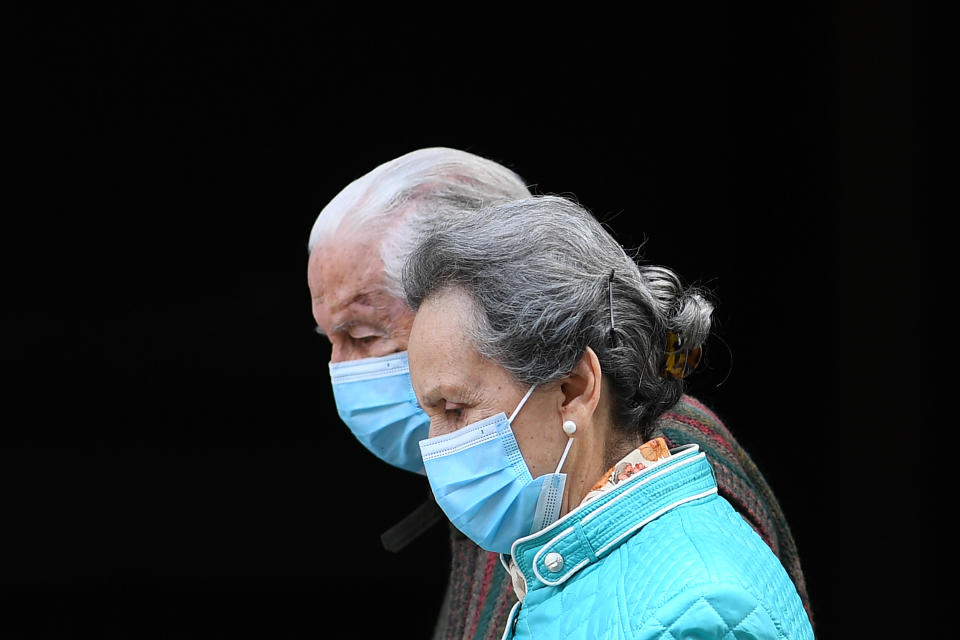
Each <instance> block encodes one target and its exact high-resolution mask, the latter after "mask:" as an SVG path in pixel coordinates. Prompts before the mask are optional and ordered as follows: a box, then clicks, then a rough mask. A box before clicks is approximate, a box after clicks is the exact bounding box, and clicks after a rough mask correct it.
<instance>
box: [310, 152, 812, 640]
mask: <svg viewBox="0 0 960 640" xmlns="http://www.w3.org/2000/svg"><path fill="white" fill-rule="evenodd" d="M529 195H530V193H529V191H528V189H527V187H526V185H525V184H524V182H523V180H522V179H521V178H520V177H519V176H518V175H516V174H515V173H514V172H513V171H511V170H509V169H507V168H506V167H504V166H502V165H500V164H497V163H495V162H492V161H490V160H488V159H485V158H481V157H479V156H476V155H474V154H470V153H466V152H464V151H459V150H455V149H447V148H428V149H420V150H417V151H413V152H411V153H408V154H405V155H403V156H400V157H399V158H396V159H394V160H391V161H389V162H386V163H384V164H381V165H380V166H378V167H376V168H375V169H373V170H372V171H370V172H369V173H367V174H366V175H364V176H361V177H360V178H358V179H357V180H355V181H353V182H352V183H350V184H349V185H347V187H345V188H344V189H343V190H342V191H341V192H340V193H339V194H337V196H336V197H334V198H333V200H331V201H330V203H329V204H327V206H326V207H324V209H323V210H322V211H321V212H320V215H319V216H318V217H317V220H316V222H315V223H314V226H313V229H312V230H311V233H310V239H309V243H308V247H309V250H310V257H309V261H308V267H307V280H308V285H309V289H310V295H311V298H312V309H313V316H314V319H315V320H316V323H317V330H318V331H319V332H321V333H323V334H324V335H326V336H327V338H328V339H329V340H330V344H331V346H332V351H331V358H330V374H331V382H332V384H333V391H334V398H335V400H336V403H337V411H338V413H339V415H340V417H341V419H342V420H343V421H344V422H345V423H346V425H347V426H348V427H349V428H350V430H351V431H352V432H353V434H354V435H355V436H356V437H357V438H358V440H360V442H362V443H363V444H364V445H365V446H366V447H367V448H368V449H369V450H370V451H371V452H372V453H374V454H375V455H376V456H377V457H379V458H380V459H381V460H383V461H385V462H387V463H389V464H392V465H394V466H396V467H399V468H401V469H406V470H408V471H411V472H414V473H418V472H420V473H422V471H423V462H422V460H421V459H420V450H419V446H418V443H419V441H420V440H423V439H426V438H427V432H428V428H429V420H428V419H427V417H426V415H425V414H424V413H423V411H422V410H421V409H420V407H419V406H417V404H416V400H415V398H414V395H413V391H412V388H411V386H410V378H409V373H408V369H407V361H406V348H407V341H408V338H409V335H410V329H411V326H412V324H413V317H414V314H413V312H412V311H411V310H410V309H409V308H408V307H407V306H406V303H405V302H404V300H403V292H402V288H401V275H402V270H403V265H404V262H405V260H406V258H407V256H408V255H409V254H410V252H411V251H412V249H413V247H414V246H416V244H417V243H418V241H419V240H420V239H421V238H422V237H424V235H425V234H429V233H431V232H432V231H434V229H433V226H432V221H434V220H435V219H437V218H438V217H442V216H438V215H437V214H439V213H441V212H444V213H446V212H456V211H463V210H468V209H477V208H480V207H482V206H485V205H489V204H495V203H498V202H504V201H509V200H516V199H520V198H524V197H526V196H529ZM657 433H658V434H660V435H662V436H663V437H664V438H665V440H666V441H667V442H668V443H669V444H670V445H671V446H678V445H681V444H687V443H696V444H699V445H700V448H701V450H703V451H705V452H706V453H707V456H708V457H709V459H710V461H711V463H712V464H713V467H714V469H715V473H716V477H717V482H718V485H719V491H720V494H721V495H723V496H724V497H725V498H727V500H729V501H730V503H731V504H732V505H733V506H734V507H735V508H736V509H737V510H738V511H739V513H740V514H741V515H742V516H743V518H744V519H745V520H746V521H747V522H748V523H749V524H750V525H751V526H752V527H753V528H754V529H755V530H756V531H757V532H758V533H759V534H760V536H761V537H762V538H763V539H764V540H765V541H766V542H767V544H768V545H770V547H771V548H772V549H773V551H774V553H776V555H777V556H778V557H779V558H780V560H781V562H782V563H783V565H784V566H785V567H786V569H787V571H788V573H789V575H790V577H791V578H792V579H793V581H794V583H795V585H796V587H797V591H798V592H799V594H800V596H801V599H802V600H803V604H804V606H805V608H806V609H807V614H808V616H809V617H810V619H811V620H812V619H813V615H812V611H811V609H810V604H809V600H808V598H807V593H806V586H805V583H804V578H803V573H802V571H801V568H800V564H799V560H798V558H797V553H796V548H795V546H794V542H793V538H792V536H791V534H790V529H789V526H788V525H787V522H786V520H785V519H784V517H783V514H782V511H781V509H780V506H779V504H778V503H777V500H776V497H775V496H774V495H773V493H772V491H771V490H770V488H769V487H768V485H767V483H766V481H765V480H764V478H763V475H762V474H761V473H760V472H759V470H758V469H757V468H756V466H755V465H754V464H753V462H752V461H751V459H750V457H749V456H748V455H747V453H746V452H745V451H744V450H743V449H742V448H741V447H740V446H739V445H738V444H737V442H736V440H735V439H734V438H733V436H732V435H731V434H730V432H729V431H728V430H727V428H726V427H725V426H724V425H723V423H722V422H721V421H720V420H719V419H718V418H717V416H716V415H714V414H713V413H712V412H711V411H710V410H709V409H708V408H707V407H705V406H703V405H702V404H701V403H699V402H698V401H697V400H695V399H694V398H691V397H689V396H684V397H683V398H682V399H681V401H680V402H678V403H677V405H676V406H674V407H673V408H672V409H671V410H669V411H668V412H666V413H665V414H664V415H663V416H662V417H661V418H660V419H659V420H658V422H657ZM424 482H425V484H426V480H425V481H424ZM438 513H439V512H438V511H437V510H436V508H435V507H432V506H431V505H429V504H428V505H425V506H424V507H421V508H420V509H418V511H417V512H416V513H414V514H411V517H409V518H408V519H406V521H405V522H402V523H401V524H400V525H398V527H396V528H395V530H392V531H391V532H388V533H387V534H385V537H384V544H385V546H387V547H388V548H391V549H394V550H398V549H399V548H402V546H403V545H404V543H405V542H406V541H408V540H409V539H410V538H411V537H412V536H416V535H417V534H418V532H419V531H422V530H423V528H425V527H426V526H429V525H430V524H431V523H433V522H435V521H436V520H435V518H436V515H437V514H438ZM450 530H451V544H452V567H451V572H450V577H449V582H448V585H447V591H446V594H445V597H444V604H443V609H442V611H441V615H440V619H439V620H438V622H437V625H436V629H435V633H434V638H436V639H441V638H442V639H445V640H446V639H450V640H453V639H457V640H459V639H461V638H500V637H501V635H502V633H503V629H504V625H505V623H506V618H507V614H508V612H509V611H510V608H511V607H512V605H513V603H514V602H516V595H515V594H514V593H513V591H512V588H511V581H510V578H509V576H508V575H507V573H506V571H505V570H504V568H503V566H502V565H501V563H500V562H499V559H498V557H497V554H495V553H488V552H486V551H484V550H482V549H481V548H480V547H478V546H476V545H475V544H473V543H472V542H471V541H470V540H469V539H467V538H466V537H465V536H463V535H462V534H461V533H460V532H459V531H457V530H456V529H454V528H453V527H451V528H450Z"/></svg>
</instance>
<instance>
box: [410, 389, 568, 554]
mask: <svg viewBox="0 0 960 640" xmlns="http://www.w3.org/2000/svg"><path fill="white" fill-rule="evenodd" d="M533 389H534V387H530V390H529V391H527V394H526V395H525V396H524V397H523V400H521V401H520V404H519V406H517V408H516V410H515V411H514V412H513V415H511V416H510V418H507V416H506V414H504V413H500V414H497V415H495V416H491V417H490V418H487V419H486V420H481V421H480V422H475V423H473V424H471V425H468V426H466V427H463V428H462V429H458V430H457V431H454V432H453V433H448V434H446V435H442V436H438V437H436V438H429V439H427V440H424V441H422V442H421V443H420V451H421V453H422V454H423V463H424V466H425V468H426V471H427V478H428V479H429V480H430V487H431V489H432V490H433V495H434V497H435V498H436V500H437V504H438V505H440V508H441V509H443V512H444V513H445V514H446V515H447V518H449V519H450V522H452V523H453V525H454V526H455V527H457V528H458V529H459V530H460V531H462V532H463V533H464V535H466V536H467V537H468V538H470V539H471V540H473V541H474V542H475V543H477V545H479V546H480V547H481V548H483V549H486V550H487V551H496V552H499V553H510V547H511V546H512V545H513V543H514V541H516V540H517V539H519V538H522V537H524V536H527V535H530V534H531V533H535V532H537V531H539V530H541V529H543V528H544V527H546V526H547V525H549V524H551V523H553V522H555V521H556V520H557V518H558V517H559V515H560V501H561V498H562V497H563V488H564V485H565V484H566V480H567V476H566V474H564V473H560V469H561V468H562V467H563V461H564V460H565V459H566V456H567V452H569V450H570V444H571V443H572V442H573V439H572V438H571V439H570V440H569V441H568V443H567V448H566V449H565V450H564V452H563V456H562V457H561V459H560V464H559V465H557V470H556V472H554V473H549V474H546V475H543V476H540V477H539V478H536V479H534V478H533V477H532V476H531V475H530V470H529V469H528V468H527V463H526V462H525V461H524V459H523V455H522V454H521V453H520V447H519V445H518V444H517V440H516V438H514V435H513V430H512V429H511V427H510V424H511V423H512V422H513V419H514V418H515V417H516V415H517V413H519V412H520V409H521V408H522V407H523V405H524V403H525V402H526V401H527V398H529V397H530V394H531V393H532V392H533Z"/></svg>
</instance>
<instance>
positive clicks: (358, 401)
mask: <svg viewBox="0 0 960 640" xmlns="http://www.w3.org/2000/svg"><path fill="white" fill-rule="evenodd" d="M330 381H331V382H332V383H333V397H334V400H335V401H336V404H337V413H338V414H339V415H340V419H341V420H343V422H344V423H345V424H346V425H347V426H348V427H349V428H350V431H351V432H353V435H354V436H356V438H357V440H359V441H360V442H361V443H363V445H364V446H365V447H366V448H367V449H369V450H370V451H371V452H372V453H373V454H374V455H376V456H377V457H378V458H380V459H381V460H383V461H384V462H387V463H389V464H391V465H393V466H395V467H399V468H401V469H406V470H407V471H413V472H416V473H423V460H422V458H421V457H420V447H419V445H418V443H419V441H420V440H423V439H424V438H426V437H427V433H428V432H429V430H430V419H429V418H428V417H427V414H425V413H424V412H423V410H422V409H421V408H420V405H419V404H417V398H416V395H415V394H414V392H413V387H412V386H411V384H410V366H409V364H408V363H407V352H406V351H401V352H399V353H394V354H391V355H389V356H382V357H379V358H363V359H361V360H351V361H349V362H331V363H330Z"/></svg>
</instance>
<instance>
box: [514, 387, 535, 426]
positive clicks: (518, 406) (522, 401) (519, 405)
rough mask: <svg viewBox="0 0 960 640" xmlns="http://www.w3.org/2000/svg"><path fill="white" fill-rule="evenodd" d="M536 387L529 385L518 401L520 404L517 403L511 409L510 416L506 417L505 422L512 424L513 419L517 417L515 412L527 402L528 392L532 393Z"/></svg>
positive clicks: (518, 411)
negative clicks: (521, 398)
mask: <svg viewBox="0 0 960 640" xmlns="http://www.w3.org/2000/svg"><path fill="white" fill-rule="evenodd" d="M536 388H537V385H535V384H534V385H530V388H529V389H527V394H526V395H525V396H523V400H521V401H520V404H518V405H517V408H516V409H514V410H513V413H511V414H510V417H509V418H508V419H507V424H513V419H514V418H516V417H517V414H518V413H520V409H522V408H523V405H525V404H526V403H527V399H528V398H529V397H530V394H531V393H533V390H534V389H536Z"/></svg>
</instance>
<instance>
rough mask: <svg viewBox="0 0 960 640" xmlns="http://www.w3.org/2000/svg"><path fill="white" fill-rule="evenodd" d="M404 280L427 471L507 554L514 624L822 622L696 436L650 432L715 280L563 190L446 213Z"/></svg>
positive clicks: (706, 317)
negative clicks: (647, 258) (671, 263)
mask: <svg viewBox="0 0 960 640" xmlns="http://www.w3.org/2000/svg"><path fill="white" fill-rule="evenodd" d="M403 285H404V291H405V295H406V297H407V302H408V303H409V304H410V306H411V308H413V309H415V310H416V311H417V314H416V317H415V319H414V322H413V326H412V329H411V333H410V340H409V344H408V351H409V363H410V375H411V380H412V383H413V387H414V390H415V392H416V395H417V399H418V400H419V403H420V405H421V406H422V407H423V409H424V410H425V411H426V412H427V414H428V415H429V417H430V431H429V436H430V437H429V438H428V439H426V440H423V441H422V442H421V443H420V448H421V452H422V454H423V461H424V465H425V469H426V474H427V477H428V479H429V481H430V486H431V488H432V490H433V493H434V496H435V497H436V499H437V503H438V504H439V505H440V506H441V508H442V509H443V511H444V512H445V513H446V515H447V517H448V518H449V519H450V521H451V522H452V523H453V524H454V525H455V526H456V527H457V528H459V529H460V530H461V531H462V532H463V533H464V534H465V535H467V536H468V537H469V538H471V539H472V540H473V541H474V542H476V543H477V544H478V545H480V546H481V547H483V548H484V549H487V550H489V551H495V552H499V553H501V554H503V555H502V556H501V560H502V562H503V563H504V565H505V566H506V567H507V570H508V571H509V573H510V575H511V577H512V579H513V585H514V589H515V591H516V594H517V596H518V598H519V602H518V603H517V605H515V606H514V608H513V610H512V611H511V613H510V617H509V620H508V623H507V628H506V632H505V637H507V638H591V639H593V638H661V637H664V638H680V637H697V638H724V637H732V636H734V635H735V636H736V637H738V638H812V637H813V633H812V629H811V627H810V623H809V621H808V619H807V617H806V614H805V612H804V609H803V606H802V604H801V601H800V598H799V596H798V595H797V591H796V588H795V587H794V585H793V583H792V582H791V581H790V579H789V577H788V575H787V573H786V572H785V570H784V568H783V566H782V565H781V564H780V562H779V561H778V560H777V558H776V556H775V555H774V554H773V553H772V552H771V550H770V548H769V547H768V546H767V545H766V544H765V543H764V542H763V541H762V540H761V538H760V537H759V536H758V535H757V534H756V532H755V531H754V530H753V529H752V528H751V527H750V526H749V525H748V524H747V523H746V522H745V521H744V520H743V518H742V517H741V516H740V515H739V514H738V513H737V512H736V511H734V510H733V508H732V507H731V506H730V504H729V503H728V502H727V501H726V500H725V499H724V498H722V497H721V496H719V495H718V494H717V484H716V481H715V478H714V475H713V471H712V469H711V466H710V463H709V462H707V460H706V459H705V457H704V454H703V453H702V452H700V451H699V450H698V448H697V445H688V446H683V447H679V448H674V449H668V448H667V446H666V443H665V441H664V440H663V439H662V438H657V437H653V436H654V432H653V430H654V423H655V421H656V420H657V418H658V417H659V416H661V414H663V413H664V412H665V411H666V410H668V409H669V408H670V407H672V406H674V405H675V404H676V403H677V401H678V400H679V399H680V397H681V395H682V393H683V388H684V378H685V377H686V375H687V374H688V373H689V371H690V370H691V369H692V368H693V367H694V366H696V360H697V358H698V357H699V353H700V349H701V345H702V344H703V342H704V340H705V339H706V337H707V335H708V333H709V329H710V316H711V313H712V306H711V304H710V303H709V302H708V300H707V299H706V298H705V297H704V296H703V295H702V294H700V293H699V292H697V291H693V290H684V288H683V287H682V285H681V283H680V281H679V279H678V278H677V276H676V275H674V274H673V273H672V272H671V271H669V270H668V269H665V268H662V267H654V266H644V267H638V266H637V265H636V263H635V262H634V261H633V260H632V259H631V258H630V257H629V256H628V255H627V254H626V253H625V252H624V251H623V249H622V248H621V247H620V246H619V245H618V244H617V243H616V242H615V241H614V240H613V238H611V237H610V235H609V234H608V233H607V232H606V231H605V230H604V229H603V227H602V226H601V225H600V224H599V223H598V222H597V221H596V220H595V219H594V218H593V217H592V216H591V215H590V214H589V213H588V212H587V211H585V210H584V209H583V208H581V207H580V206H578V205H576V204H575V203H573V202H570V201H568V200H565V199H562V198H556V197H532V198H528V199H524V200H518V201H514V202H511V203H507V204H502V205H498V206H495V207H491V208H488V209H485V210H483V211H480V212H474V213H461V214H460V215H458V216H456V217H451V218H450V219H449V220H444V221H443V224H441V225H440V226H439V230H438V231H436V232H434V233H432V234H431V235H430V236H429V237H428V238H427V239H426V240H425V241H424V242H423V243H422V244H420V245H419V246H418V247H417V249H416V250H415V251H414V252H413V253H412V254H411V256H410V258H409V260H408V262H407V264H406V269H405V272H404V280H403Z"/></svg>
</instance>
